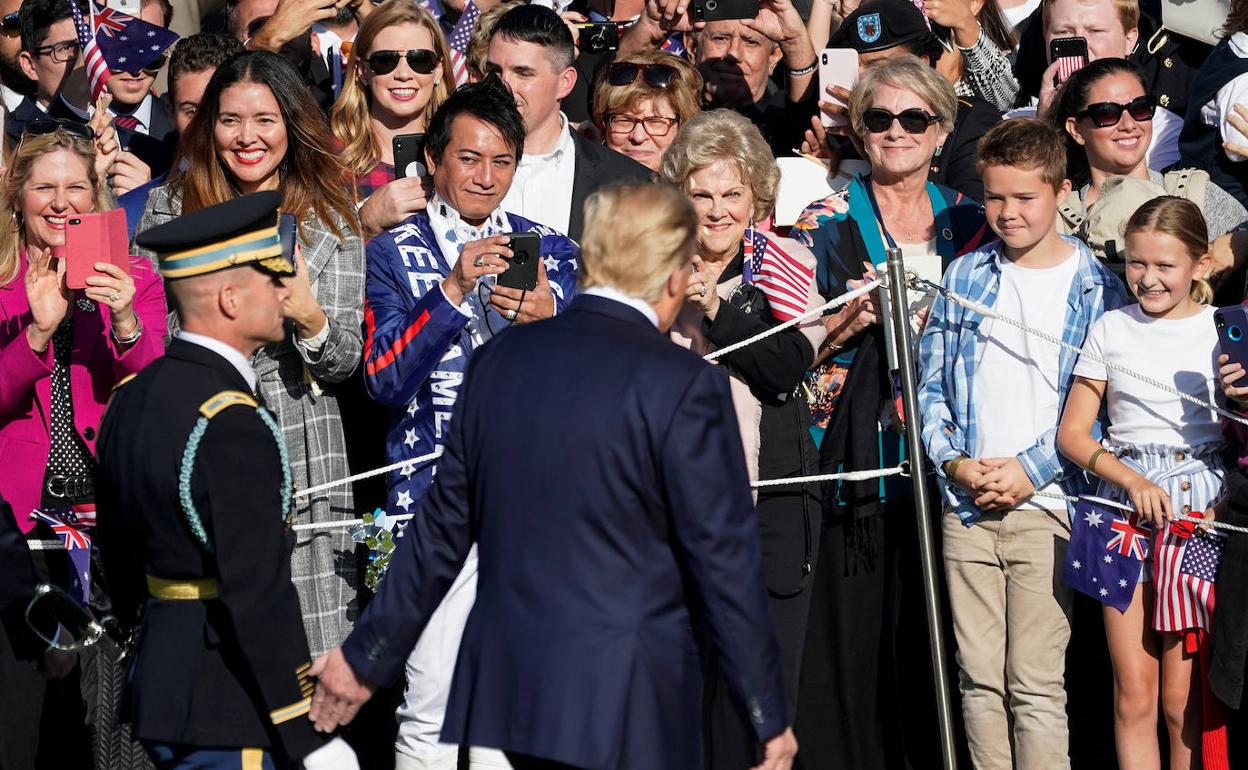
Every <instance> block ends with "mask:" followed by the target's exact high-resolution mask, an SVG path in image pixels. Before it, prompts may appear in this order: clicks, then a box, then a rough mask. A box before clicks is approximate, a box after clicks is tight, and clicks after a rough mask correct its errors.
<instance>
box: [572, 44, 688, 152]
mask: <svg viewBox="0 0 1248 770" xmlns="http://www.w3.org/2000/svg"><path fill="white" fill-rule="evenodd" d="M619 63H625V64H666V65H667V66H669V67H672V68H673V69H675V70H676V77H675V78H673V79H672V84H671V85H670V86H669V87H667V88H654V87H653V86H651V85H650V84H649V83H647V82H646V79H645V77H644V76H643V75H642V74H641V73H637V77H636V78H635V79H634V80H633V82H631V83H629V84H628V85H623V86H613V85H611V84H610V83H608V82H607V70H608V69H610V66H611V65H610V64H609V65H607V66H606V67H603V68H602V69H600V70H599V71H598V77H597V78H595V85H594V104H593V109H592V110H591V111H590V112H591V114H592V116H593V119H594V125H596V126H598V128H599V130H601V131H602V132H603V133H604V134H605V133H606V130H607V115H611V114H614V113H617V112H622V111H625V110H634V109H636V107H637V105H638V104H639V103H640V102H641V100H642V99H666V100H667V102H668V103H669V104H671V106H672V109H673V110H675V111H676V121H677V123H676V124H677V125H678V126H683V125H685V124H686V123H688V122H689V120H690V119H691V118H693V116H694V115H697V114H698V112H700V111H701V110H702V103H701V99H702V73H700V72H698V70H697V68H695V67H694V66H693V65H692V64H690V63H689V62H687V61H685V60H684V59H682V58H680V57H679V56H673V55H672V54H670V53H667V52H666V51H642V52H639V53H631V54H627V55H625V56H621V57H619V58H617V59H616V60H615V61H613V62H612V64H619Z"/></svg>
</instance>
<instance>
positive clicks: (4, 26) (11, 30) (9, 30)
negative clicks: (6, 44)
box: [0, 11, 22, 37]
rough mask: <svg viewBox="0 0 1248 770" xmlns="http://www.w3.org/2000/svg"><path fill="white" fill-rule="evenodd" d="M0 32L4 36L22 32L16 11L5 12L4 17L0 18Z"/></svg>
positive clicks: (12, 35)
mask: <svg viewBox="0 0 1248 770" xmlns="http://www.w3.org/2000/svg"><path fill="white" fill-rule="evenodd" d="M0 33H3V34H4V36H5V37H17V36H19V35H21V34H22V22H21V18H20V17H19V16H18V13H17V11H14V12H13V13H6V14H5V15H4V18H2V19H0Z"/></svg>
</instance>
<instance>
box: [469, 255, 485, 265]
mask: <svg viewBox="0 0 1248 770" xmlns="http://www.w3.org/2000/svg"><path fill="white" fill-rule="evenodd" d="M472 266H473V267H485V255H484V254H478V255H477V258H476V259H474V260H472Z"/></svg>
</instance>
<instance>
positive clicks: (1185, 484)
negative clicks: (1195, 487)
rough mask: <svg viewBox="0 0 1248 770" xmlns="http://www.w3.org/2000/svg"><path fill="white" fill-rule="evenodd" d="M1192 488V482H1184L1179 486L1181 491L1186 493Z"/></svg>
mask: <svg viewBox="0 0 1248 770" xmlns="http://www.w3.org/2000/svg"><path fill="white" fill-rule="evenodd" d="M1191 488H1192V482H1190V481H1184V482H1183V483H1182V484H1180V485H1179V489H1181V490H1183V491H1184V492H1186V491H1187V490H1189V489H1191Z"/></svg>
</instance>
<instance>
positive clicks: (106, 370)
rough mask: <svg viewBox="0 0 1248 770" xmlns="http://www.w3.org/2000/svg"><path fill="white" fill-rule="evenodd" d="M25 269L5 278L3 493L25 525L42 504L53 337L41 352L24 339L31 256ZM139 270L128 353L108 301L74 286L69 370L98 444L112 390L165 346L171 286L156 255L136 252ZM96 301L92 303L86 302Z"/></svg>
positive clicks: (0, 396) (78, 406)
mask: <svg viewBox="0 0 1248 770" xmlns="http://www.w3.org/2000/svg"><path fill="white" fill-rule="evenodd" d="M20 259H21V272H19V273H18V275H17V277H16V278H14V279H13V280H12V281H10V282H9V283H8V284H7V285H5V286H0V494H3V495H4V498H5V500H7V501H8V502H9V503H10V504H11V505H12V506H13V514H14V515H15V516H16V517H17V525H18V527H20V528H21V530H22V532H28V531H30V529H31V528H33V527H34V522H33V521H31V520H30V512H31V511H33V510H34V509H35V508H36V507H38V505H39V501H40V497H41V489H42V486H43V476H44V471H45V470H46V469H47V465H48V452H49V450H50V449H51V445H52V437H51V418H52V362H53V357H52V356H53V353H52V345H51V344H49V345H48V349H47V350H46V351H44V353H43V355H37V354H36V353H35V352H34V351H33V350H31V349H30V345H29V344H28V343H27V341H26V327H27V326H29V325H30V304H29V303H28V302H27V301H26V287H25V283H24V280H25V277H26V257H25V255H24V254H23V255H22V256H21V258H20ZM130 275H131V276H132V277H133V278H134V284H135V295H134V309H135V313H136V314H137V315H138V317H139V320H140V321H141V322H142V324H143V335H142V336H141V337H139V339H138V341H137V342H136V343H134V345H132V346H131V347H130V349H129V350H127V351H126V352H125V353H118V352H117V347H116V345H115V344H114V343H113V338H112V334H111V330H112V324H111V322H110V320H109V315H108V308H107V307H106V306H104V305H100V304H97V303H95V302H92V301H91V300H88V299H86V298H85V297H83V295H82V292H80V291H75V292H74V293H73V297H72V298H71V299H70V312H72V313H73V314H74V347H73V351H72V352H71V354H70V367H69V378H70V388H71V392H72V393H73V401H74V425H75V427H76V428H77V429H78V435H80V436H82V438H83V440H84V441H85V442H86V445H87V448H88V449H90V450H91V452H92V453H94V452H95V440H96V438H97V437H98V434H99V430H100V417H101V416H102V415H103V414H104V407H105V405H106V404H107V403H108V398H109V395H110V394H111V393H112V391H113V386H115V385H116V384H117V383H118V382H119V381H120V380H121V379H122V378H123V377H125V376H126V375H129V374H133V373H135V372H138V371H139V370H141V369H142V368H143V367H144V366H147V365H148V364H149V363H151V362H152V361H154V360H156V358H158V357H159V356H161V355H162V354H164V352H165V347H164V338H165V288H164V283H163V282H162V281H161V279H160V276H159V275H158V274H157V273H156V272H155V271H154V270H153V269H152V264H151V262H150V261H148V260H146V259H144V258H142V257H131V258H130ZM86 306H92V307H91V309H90V310H87V309H84V308H85V307H86Z"/></svg>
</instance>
